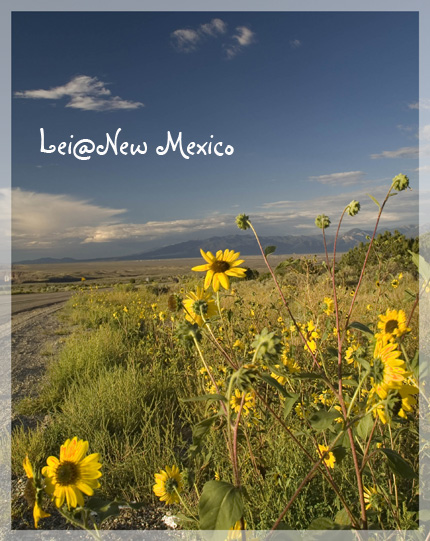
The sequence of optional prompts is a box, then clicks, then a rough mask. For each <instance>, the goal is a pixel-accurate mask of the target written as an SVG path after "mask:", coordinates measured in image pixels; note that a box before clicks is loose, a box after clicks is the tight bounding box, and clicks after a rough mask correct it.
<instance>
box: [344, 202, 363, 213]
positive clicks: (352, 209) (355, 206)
mask: <svg viewBox="0 0 430 541" xmlns="http://www.w3.org/2000/svg"><path fill="white" fill-rule="evenodd" d="M359 210H360V203H359V202H358V201H356V200H355V199H353V200H352V201H351V203H350V204H349V205H348V206H347V207H346V212H347V213H348V214H349V215H350V216H355V215H356V214H358V211H359Z"/></svg>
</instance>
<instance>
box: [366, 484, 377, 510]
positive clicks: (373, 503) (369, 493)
mask: <svg viewBox="0 0 430 541" xmlns="http://www.w3.org/2000/svg"><path fill="white" fill-rule="evenodd" d="M363 492H364V503H365V504H366V509H376V510H377V509H379V507H380V504H381V494H380V493H379V491H378V489H377V488H376V487H370V488H367V487H363Z"/></svg>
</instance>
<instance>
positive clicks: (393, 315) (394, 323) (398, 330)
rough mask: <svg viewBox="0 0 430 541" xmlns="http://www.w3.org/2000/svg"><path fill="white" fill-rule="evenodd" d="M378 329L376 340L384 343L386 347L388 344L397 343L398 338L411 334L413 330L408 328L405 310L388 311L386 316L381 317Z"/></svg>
mask: <svg viewBox="0 0 430 541" xmlns="http://www.w3.org/2000/svg"><path fill="white" fill-rule="evenodd" d="M379 320H380V321H379V322H378V329H380V330H381V332H379V333H377V334H376V335H375V336H376V339H377V340H378V341H382V343H383V344H384V345H385V344H387V343H388V342H395V341H396V340H397V339H398V338H400V337H401V336H403V335H404V334H406V333H407V332H409V331H410V330H411V329H410V328H409V327H406V314H405V312H404V311H403V310H399V311H397V310H390V309H387V311H386V312H385V314H381V315H379Z"/></svg>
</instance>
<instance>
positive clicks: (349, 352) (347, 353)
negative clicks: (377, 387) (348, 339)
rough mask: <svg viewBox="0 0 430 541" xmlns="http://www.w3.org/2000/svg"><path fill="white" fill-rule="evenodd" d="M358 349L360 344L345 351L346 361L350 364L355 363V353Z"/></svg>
mask: <svg viewBox="0 0 430 541" xmlns="http://www.w3.org/2000/svg"><path fill="white" fill-rule="evenodd" d="M357 349H358V344H353V345H352V346H349V348H348V349H347V350H346V351H345V359H346V362H347V363H348V364H351V363H352V362H354V357H353V355H354V353H355V352H356V351H357Z"/></svg>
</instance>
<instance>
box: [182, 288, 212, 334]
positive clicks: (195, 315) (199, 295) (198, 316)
mask: <svg viewBox="0 0 430 541" xmlns="http://www.w3.org/2000/svg"><path fill="white" fill-rule="evenodd" d="M183 305H184V309H185V312H186V315H185V319H186V320H188V321H189V322H190V323H197V325H199V327H201V326H202V325H203V323H204V321H203V317H202V314H203V316H204V318H205V319H209V318H211V317H212V316H214V315H215V314H216V313H217V308H216V305H215V301H214V300H213V299H212V295H211V294H210V293H208V292H205V290H204V289H203V288H202V287H197V289H196V292H195V293H194V292H193V291H190V293H188V295H187V298H186V299H185V300H184V301H183Z"/></svg>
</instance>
